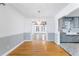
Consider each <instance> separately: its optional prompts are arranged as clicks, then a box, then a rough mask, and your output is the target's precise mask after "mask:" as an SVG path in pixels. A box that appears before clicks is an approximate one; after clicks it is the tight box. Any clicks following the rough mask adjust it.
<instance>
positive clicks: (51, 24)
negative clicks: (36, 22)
mask: <svg viewBox="0 0 79 59" xmlns="http://www.w3.org/2000/svg"><path fill="white" fill-rule="evenodd" d="M32 19H33V18H27V19H25V22H24V24H25V25H24V28H25V32H26V33H31V31H32ZM46 20H47V32H48V33H55V20H54V18H46Z"/></svg>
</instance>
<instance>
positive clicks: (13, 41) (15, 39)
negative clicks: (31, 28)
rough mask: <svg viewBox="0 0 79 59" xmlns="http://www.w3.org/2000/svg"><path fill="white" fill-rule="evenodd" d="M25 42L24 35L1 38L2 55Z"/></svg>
mask: <svg viewBox="0 0 79 59" xmlns="http://www.w3.org/2000/svg"><path fill="white" fill-rule="evenodd" d="M23 40H24V35H23V34H17V35H12V36H7V37H2V38H0V55H3V54H4V53H6V52H7V51H9V50H10V49H12V48H14V47H15V46H16V45H17V44H19V43H20V42H22V41H23Z"/></svg>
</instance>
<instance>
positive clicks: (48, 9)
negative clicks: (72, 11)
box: [10, 3, 68, 18]
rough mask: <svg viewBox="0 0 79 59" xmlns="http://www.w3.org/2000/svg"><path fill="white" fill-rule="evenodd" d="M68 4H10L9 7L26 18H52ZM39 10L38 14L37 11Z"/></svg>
mask: <svg viewBox="0 0 79 59" xmlns="http://www.w3.org/2000/svg"><path fill="white" fill-rule="evenodd" d="M67 5H68V3H12V4H10V6H11V7H13V8H15V9H16V10H17V11H18V12H19V13H21V14H22V15H24V16H25V17H27V18H34V17H39V16H44V17H54V16H55V15H56V14H57V13H58V12H60V11H61V10H62V9H63V8H65V7H66V6H67ZM38 10H40V13H38V12H37V11H38Z"/></svg>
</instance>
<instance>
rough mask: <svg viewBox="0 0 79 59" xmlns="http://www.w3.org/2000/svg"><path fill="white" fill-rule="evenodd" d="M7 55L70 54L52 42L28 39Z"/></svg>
mask: <svg viewBox="0 0 79 59" xmlns="http://www.w3.org/2000/svg"><path fill="white" fill-rule="evenodd" d="M8 56H70V54H69V53H68V52H67V51H65V50H64V49H63V48H61V47H60V46H58V45H57V44H56V43H54V42H46V41H42V42H41V41H28V42H24V43H23V44H21V45H20V46H19V47H17V48H16V49H15V50H14V51H12V52H11V53H10V54H8Z"/></svg>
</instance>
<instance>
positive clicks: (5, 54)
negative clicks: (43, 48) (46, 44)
mask: <svg viewBox="0 0 79 59" xmlns="http://www.w3.org/2000/svg"><path fill="white" fill-rule="evenodd" d="M26 41H32V40H23V41H22V42H20V43H19V44H17V45H16V46H15V47H14V48H12V49H10V50H9V51H7V52H6V53H4V54H3V55H2V56H7V55H8V54H9V53H11V52H12V51H13V50H15V49H16V48H17V47H18V46H20V45H21V44H22V43H24V42H26ZM48 41H52V40H48Z"/></svg>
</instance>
